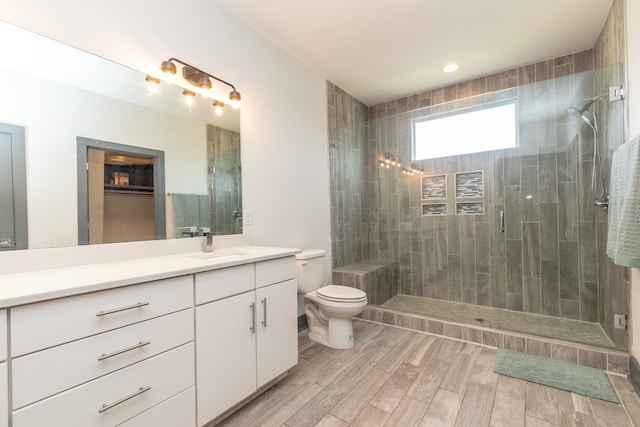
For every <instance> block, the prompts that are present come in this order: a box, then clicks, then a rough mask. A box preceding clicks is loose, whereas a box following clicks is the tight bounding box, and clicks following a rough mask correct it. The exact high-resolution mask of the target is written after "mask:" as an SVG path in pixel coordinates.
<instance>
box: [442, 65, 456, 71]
mask: <svg viewBox="0 0 640 427" xmlns="http://www.w3.org/2000/svg"><path fill="white" fill-rule="evenodd" d="M458 68H460V67H459V66H458V64H448V65H446V66H445V67H444V68H443V69H442V71H444V72H445V73H453V72H454V71H456V70H457V69H458Z"/></svg>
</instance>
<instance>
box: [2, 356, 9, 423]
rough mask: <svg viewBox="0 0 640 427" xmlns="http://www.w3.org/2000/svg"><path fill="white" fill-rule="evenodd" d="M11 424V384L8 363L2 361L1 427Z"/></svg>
mask: <svg viewBox="0 0 640 427" xmlns="http://www.w3.org/2000/svg"><path fill="white" fill-rule="evenodd" d="M8 425H9V384H8V383H7V364H6V363H0V427H7V426H8Z"/></svg>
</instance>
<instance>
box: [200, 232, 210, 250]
mask: <svg viewBox="0 0 640 427" xmlns="http://www.w3.org/2000/svg"><path fill="white" fill-rule="evenodd" d="M202 235H203V236H204V248H203V251H204V252H213V233H212V232H210V231H206V232H204V233H202Z"/></svg>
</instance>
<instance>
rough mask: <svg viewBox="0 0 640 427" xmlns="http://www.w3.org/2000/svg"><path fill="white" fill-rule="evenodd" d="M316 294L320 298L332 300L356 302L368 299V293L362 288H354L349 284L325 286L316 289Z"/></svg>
mask: <svg viewBox="0 0 640 427" xmlns="http://www.w3.org/2000/svg"><path fill="white" fill-rule="evenodd" d="M316 296H317V297H318V298H319V299H322V300H325V301H330V302H344V303H355V302H366V301H367V294H366V293H364V292H363V291H361V290H360V289H356V288H352V287H349V286H337V285H329V286H323V287H321V288H319V289H318V290H316Z"/></svg>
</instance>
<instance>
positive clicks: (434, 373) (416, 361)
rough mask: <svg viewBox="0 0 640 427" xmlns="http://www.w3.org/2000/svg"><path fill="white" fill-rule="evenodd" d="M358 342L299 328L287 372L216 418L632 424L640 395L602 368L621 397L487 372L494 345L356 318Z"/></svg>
mask: <svg viewBox="0 0 640 427" xmlns="http://www.w3.org/2000/svg"><path fill="white" fill-rule="evenodd" d="M354 332H355V337H356V346H355V348H353V349H350V350H335V349H330V348H327V347H324V346H321V345H318V344H315V343H312V342H310V341H309V339H308V338H307V336H306V334H305V333H304V331H303V332H302V333H300V335H299V347H298V350H299V363H298V365H297V366H296V367H295V368H294V369H292V370H291V372H290V374H289V376H288V377H286V378H285V379H283V380H282V381H280V382H279V383H278V384H276V385H275V386H274V387H272V388H271V389H269V390H268V391H267V392H265V393H264V394H262V395H261V396H259V397H258V398H256V399H255V400H253V401H252V402H250V403H249V404H248V405H246V406H245V407H243V408H241V409H240V410H238V411H237V412H236V413H235V414H233V415H232V416H231V417H230V418H228V419H226V420H225V421H223V422H222V423H221V424H220V425H223V426H288V427H306V426H367V427H372V426H402V427H409V426H465V427H466V426H470V427H480V426H508V427H513V426H612V427H623V426H636V427H637V426H640V397H638V395H637V394H636V393H635V392H634V391H633V388H632V386H631V384H630V383H629V382H628V380H627V379H626V378H625V377H623V376H616V375H610V376H609V378H610V380H611V382H612V384H613V385H614V387H615V389H616V391H617V393H618V395H619V397H620V400H621V402H622V404H612V403H609V402H605V401H601V400H598V399H591V398H587V397H584V396H581V395H577V394H573V393H569V392H566V391H562V390H557V389H554V388H550V387H546V386H542V385H538V384H534V383H529V382H527V381H523V380H518V379H514V378H510V377H506V376H502V375H498V374H496V373H494V372H493V363H494V361H495V356H496V350H495V349H492V348H488V347H481V346H479V345H475V344H470V343H465V342H460V341H455V340H451V339H447V338H442V337H436V336H432V335H428V334H424V333H420V332H415V331H409V330H404V329H400V328H395V327H392V326H387V325H381V324H377V323H371V322H366V321H362V320H354Z"/></svg>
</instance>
